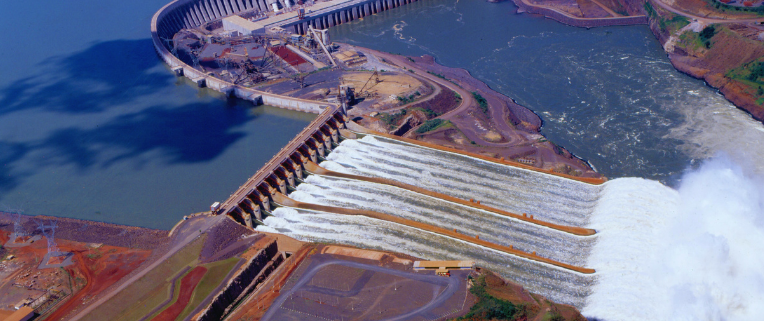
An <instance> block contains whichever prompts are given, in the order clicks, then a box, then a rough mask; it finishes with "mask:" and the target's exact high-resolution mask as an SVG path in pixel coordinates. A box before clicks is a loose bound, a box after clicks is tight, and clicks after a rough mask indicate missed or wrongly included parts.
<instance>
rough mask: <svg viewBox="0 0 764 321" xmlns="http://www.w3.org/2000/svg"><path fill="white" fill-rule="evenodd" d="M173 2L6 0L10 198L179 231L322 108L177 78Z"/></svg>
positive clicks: (18, 203)
mask: <svg viewBox="0 0 764 321" xmlns="http://www.w3.org/2000/svg"><path fill="white" fill-rule="evenodd" d="M166 2H167V0H155V1H137V2H136V1H121V2H119V1H118V2H114V1H112V2H103V1H95V0H89V1H76V2H71V1H42V2H29V1H2V2H0V28H2V30H5V32H3V33H2V34H0V43H2V50H0V55H1V58H0V164H2V167H0V210H22V211H24V212H25V213H27V214H31V215H38V214H44V215H53V216H65V217H73V218H81V219H89V220H97V221H106V222H112V223H119V224H127V225H137V226H145V227H151V228H160V229H170V228H172V226H173V225H174V224H175V223H177V222H178V221H179V220H180V219H181V218H182V216H183V215H187V214H190V213H195V212H201V211H205V210H207V209H209V206H210V204H212V203H213V202H215V201H223V200H225V199H226V198H227V197H228V195H229V194H230V193H232V192H234V191H235V190H236V188H238V186H239V185H240V184H242V183H244V181H246V179H247V178H248V177H249V176H251V175H252V174H253V173H255V172H256V171H257V170H258V169H259V168H260V166H262V165H263V164H265V162H266V161H268V159H270V157H272V156H273V155H274V154H276V153H277V152H278V151H279V150H280V149H281V148H282V147H283V146H284V145H285V144H286V143H287V142H288V141H289V140H290V139H292V137H294V136H295V135H296V134H297V133H298V132H299V131H300V130H302V129H303V128H304V127H305V125H307V124H308V123H309V122H310V120H312V119H313V117H315V116H314V115H312V114H305V113H299V112H293V111H287V110H283V109H279V108H273V107H266V106H259V107H253V106H252V104H250V103H247V102H243V101H236V100H232V101H228V100H226V99H225V97H222V95H220V94H218V93H216V92H213V91H211V90H208V89H202V90H200V89H198V88H196V87H195V86H194V85H193V84H192V83H191V82H189V81H186V80H184V79H178V78H176V77H175V76H174V75H173V74H172V72H171V71H170V70H169V69H168V68H167V67H166V66H165V64H164V63H162V62H161V60H159V58H158V57H157V55H156V54H155V53H154V49H153V46H152V43H151V39H150V33H149V21H150V19H151V17H152V16H153V14H154V12H156V11H157V10H158V9H159V8H161V7H162V6H163V5H164V4H166Z"/></svg>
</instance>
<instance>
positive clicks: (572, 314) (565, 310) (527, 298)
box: [455, 271, 586, 321]
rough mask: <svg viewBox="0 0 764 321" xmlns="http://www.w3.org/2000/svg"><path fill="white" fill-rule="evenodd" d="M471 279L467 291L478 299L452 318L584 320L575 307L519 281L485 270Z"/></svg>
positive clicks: (548, 320)
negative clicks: (458, 315)
mask: <svg viewBox="0 0 764 321" xmlns="http://www.w3.org/2000/svg"><path fill="white" fill-rule="evenodd" d="M470 280H471V281H472V286H471V287H470V293H472V294H473V295H474V296H475V297H476V298H477V302H476V303H475V304H474V305H473V306H472V307H471V308H470V311H469V312H467V314H466V315H464V316H463V317H460V318H457V319H455V320H470V321H482V320H486V321H487V320H491V321H494V320H507V321H519V320H542V321H564V320H571V321H573V320H575V321H582V320H586V318H584V317H583V316H582V315H581V314H580V313H579V312H578V311H577V310H576V309H575V308H573V307H571V306H567V305H560V304H556V303H554V302H551V301H549V300H547V299H545V298H543V297H541V296H538V295H536V294H532V293H530V292H528V291H526V290H525V289H523V288H522V287H521V286H519V285H516V284H509V283H506V282H505V281H504V280H502V279H501V278H499V277H498V276H497V275H495V274H493V273H491V272H486V271H484V272H482V273H481V274H480V275H479V276H478V277H477V278H472V277H470Z"/></svg>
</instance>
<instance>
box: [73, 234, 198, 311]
mask: <svg viewBox="0 0 764 321" xmlns="http://www.w3.org/2000/svg"><path fill="white" fill-rule="evenodd" d="M205 238H206V237H201V238H198V239H196V240H194V241H193V242H192V243H190V244H188V245H186V247H184V248H183V249H181V250H180V251H178V252H177V253H175V254H173V255H172V256H171V257H170V258H168V259H167V260H165V261H164V262H162V264H160V265H159V266H157V267H156V268H154V269H153V270H151V271H149V272H148V273H146V275H144V276H143V277H141V278H140V279H138V280H137V281H135V282H133V283H132V284H130V285H129V286H127V287H126V288H125V289H123V290H122V291H120V292H119V293H117V294H116V295H115V296H113V297H112V298H111V299H109V300H108V301H106V302H105V303H104V304H101V305H100V306H98V307H97V308H95V309H94V310H93V311H91V312H90V313H89V314H88V315H86V316H85V317H84V318H83V320H86V321H87V320H93V321H96V320H138V319H140V318H142V317H144V316H145V315H146V314H148V313H149V312H151V310H153V309H155V308H156V307H157V306H159V304H161V303H162V302H164V301H165V300H167V298H168V296H169V292H170V291H169V290H170V289H169V288H170V282H169V281H170V280H172V278H173V277H174V276H176V275H177V274H178V273H179V272H180V271H182V270H183V269H184V268H185V267H187V266H190V265H192V264H194V263H195V262H196V261H197V260H198V257H199V253H200V252H201V249H202V245H203V244H204V239H205Z"/></svg>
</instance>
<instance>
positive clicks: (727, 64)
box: [645, 4, 764, 121]
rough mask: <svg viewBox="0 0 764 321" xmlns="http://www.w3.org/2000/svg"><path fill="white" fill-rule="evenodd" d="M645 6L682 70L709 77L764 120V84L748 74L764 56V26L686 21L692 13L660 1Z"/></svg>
mask: <svg viewBox="0 0 764 321" xmlns="http://www.w3.org/2000/svg"><path fill="white" fill-rule="evenodd" d="M645 8H646V9H647V10H648V11H650V12H649V15H650V23H649V25H650V30H652V31H653V34H654V35H655V37H656V39H658V41H659V42H660V43H661V45H663V48H664V49H665V50H666V52H667V54H668V56H669V58H670V60H671V64H672V65H673V66H674V67H675V68H676V69H677V70H679V71H681V72H683V73H685V74H687V75H690V76H692V77H695V78H698V79H703V80H705V81H706V83H708V85H710V86H712V87H714V88H717V89H718V90H719V91H720V92H721V93H722V94H723V95H724V97H725V98H727V99H728V100H729V101H730V102H732V103H733V104H735V106H737V107H738V108H741V109H743V110H745V111H747V112H748V113H750V114H751V115H752V116H753V117H754V118H756V119H758V120H760V121H764V91H762V89H760V88H762V85H763V84H762V83H761V81H756V79H755V77H751V78H749V75H750V73H751V72H752V70H751V69H753V68H755V66H756V64H757V62H759V63H761V62H762V60H764V42H762V40H761V39H760V38H759V35H760V34H761V33H762V32H764V30H759V29H757V28H755V27H753V26H751V25H746V24H734V23H731V24H710V25H707V24H697V23H696V25H687V23H689V21H688V20H687V18H685V17H681V16H678V15H676V14H674V13H671V12H669V11H667V10H664V9H662V8H660V7H658V6H653V5H652V4H647V5H645ZM762 19H763V20H764V18H762ZM759 79H761V78H759Z"/></svg>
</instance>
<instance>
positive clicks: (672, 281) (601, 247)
mask: <svg viewBox="0 0 764 321" xmlns="http://www.w3.org/2000/svg"><path fill="white" fill-rule="evenodd" d="M624 209H626V211H624ZM592 227H595V228H598V231H599V234H598V242H597V244H596V245H595V246H594V249H593V250H592V254H591V256H590V257H589V267H592V268H595V269H597V274H598V276H599V280H598V283H597V284H596V285H595V286H594V288H593V291H592V292H593V294H592V295H591V296H589V298H588V299H587V304H586V306H585V307H584V309H583V313H584V315H586V316H592V317H597V318H601V319H605V320H760V318H761V316H762V315H764V300H762V298H764V256H763V255H762V254H761V253H762V250H764V189H763V188H762V180H761V178H760V177H755V176H751V175H747V174H746V173H745V172H744V171H743V170H742V169H741V168H740V167H739V166H737V165H735V164H733V163H731V162H730V161H729V160H728V159H726V158H725V157H721V158H716V159H714V160H710V161H707V162H706V163H705V164H703V165H702V166H701V168H700V169H698V170H697V171H694V172H691V173H688V174H686V175H685V176H684V178H683V182H682V184H681V185H680V187H679V189H678V190H672V189H670V188H668V187H665V186H663V185H660V184H658V183H656V182H652V181H647V180H640V179H617V180H613V181H611V182H609V183H608V184H607V187H606V192H605V193H604V196H603V197H602V199H601V201H600V202H599V205H598V207H597V209H596V210H595V213H594V214H593V216H592Z"/></svg>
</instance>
